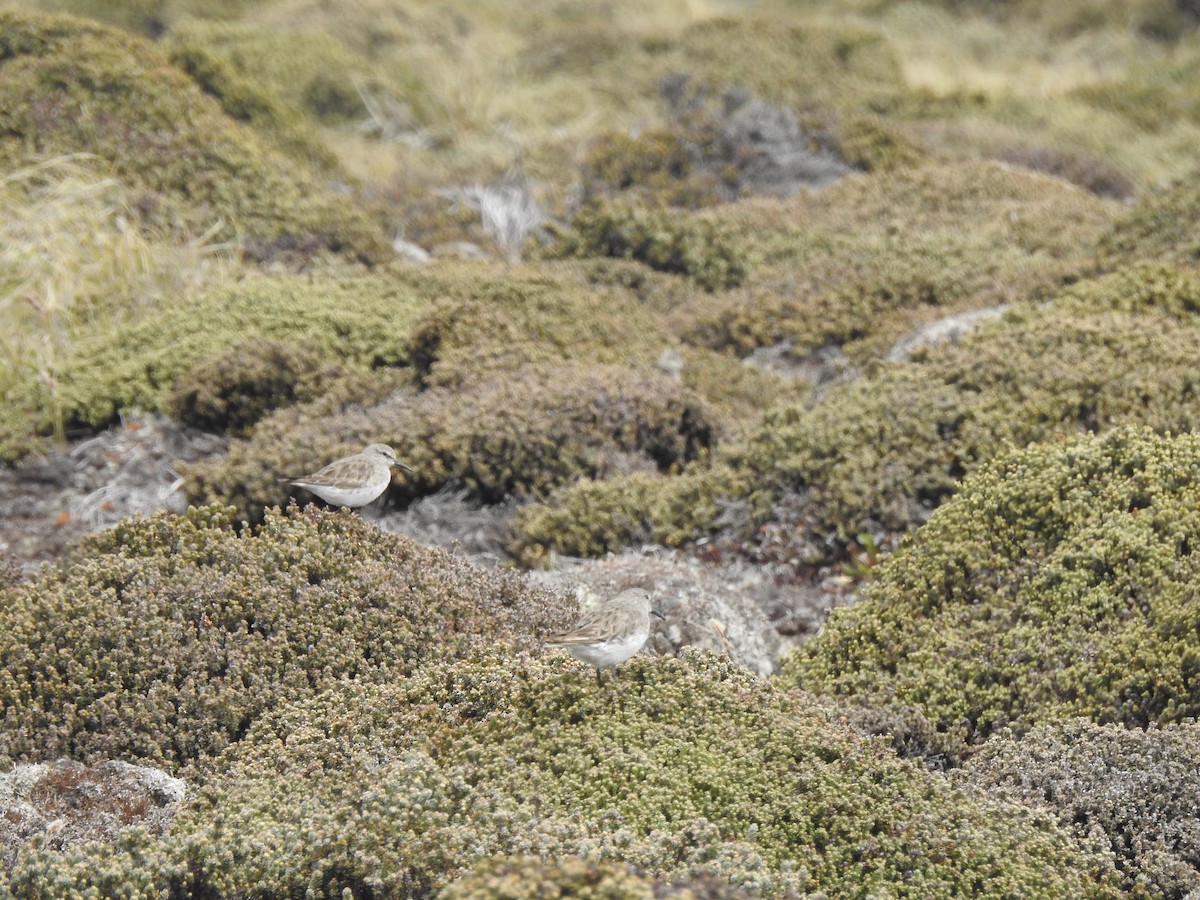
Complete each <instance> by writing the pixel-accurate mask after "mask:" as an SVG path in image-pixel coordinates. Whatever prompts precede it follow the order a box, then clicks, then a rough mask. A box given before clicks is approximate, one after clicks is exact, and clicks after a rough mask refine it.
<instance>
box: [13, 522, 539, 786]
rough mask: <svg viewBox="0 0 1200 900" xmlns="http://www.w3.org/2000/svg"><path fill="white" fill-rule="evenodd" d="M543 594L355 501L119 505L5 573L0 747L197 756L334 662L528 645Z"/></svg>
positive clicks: (92, 755) (88, 755)
mask: <svg viewBox="0 0 1200 900" xmlns="http://www.w3.org/2000/svg"><path fill="white" fill-rule="evenodd" d="M553 609H554V607H553V604H551V603H548V602H547V599H546V598H545V597H541V596H536V595H535V594H534V593H533V592H531V591H530V590H528V589H527V588H525V587H524V586H523V585H522V584H521V583H520V582H519V580H518V579H516V578H515V577H514V576H511V575H505V574H502V573H489V572H484V571H479V570H476V569H474V568H473V567H472V566H470V565H469V564H467V563H465V562H463V561H462V560H459V559H455V558H453V557H451V556H449V555H447V554H445V553H443V552H441V551H438V550H434V549H431V548H427V547H422V546H420V545H418V544H416V543H414V542H412V541H409V540H407V539H405V538H401V537H397V536H393V535H384V534H382V533H380V531H379V530H378V529H377V528H375V527H374V526H372V525H369V524H367V523H365V522H364V521H363V520H362V519H361V518H359V517H357V516H353V515H344V514H336V513H325V512H320V511H317V510H306V511H304V512H301V511H300V510H298V509H295V508H291V509H289V510H287V511H286V512H283V513H280V512H278V511H275V512H273V513H271V514H269V515H268V516H267V519H266V522H265V523H264V525H263V526H262V528H261V529H260V530H259V531H257V532H256V533H254V534H251V533H250V532H248V531H245V532H242V533H241V534H238V533H237V532H235V531H234V529H233V519H232V515H231V511H230V510H223V509H220V508H217V507H203V508H193V509H191V510H190V511H189V512H188V513H187V514H186V515H183V516H181V517H174V516H169V515H157V516H154V517H151V518H148V519H133V520H129V521H126V522H124V523H122V524H121V525H118V526H117V527H116V528H114V529H113V530H111V531H109V532H105V533H104V534H101V535H99V536H98V537H96V538H93V539H89V540H88V541H87V542H86V543H85V544H84V545H83V546H82V547H81V549H80V550H79V551H78V552H77V553H76V554H75V558H74V559H73V561H72V564H71V566H70V567H69V568H66V569H64V570H62V571H56V572H51V573H49V574H46V575H44V576H42V577H41V578H38V579H35V580H33V581H29V582H26V583H23V584H20V585H17V586H15V587H13V588H11V589H10V590H9V591H8V595H7V597H6V602H5V604H4V606H3V609H2V610H0V660H2V661H3V675H2V676H0V705H2V706H3V708H4V710H5V716H4V722H3V724H2V725H0V759H4V760H7V761H9V762H12V761H14V760H36V759H41V758H57V757H58V756H70V757H71V758H72V759H75V760H78V761H83V762H93V761H95V762H99V761H102V760H104V759H111V758H114V757H134V758H140V759H145V760H148V761H150V762H153V763H158V764H163V763H173V764H185V763H189V762H194V761H196V760H198V759H200V758H202V757H206V756H211V755H213V754H216V753H219V752H220V751H221V750H223V749H224V748H225V747H226V746H228V745H229V744H230V743H232V742H235V741H237V740H238V739H239V738H241V737H242V735H244V734H245V732H246V729H247V728H248V727H249V726H250V725H251V723H253V721H254V720H255V719H256V718H257V717H258V716H260V715H261V714H262V713H263V712H265V711H267V710H270V709H274V708H276V707H277V706H278V705H279V704H280V703H283V702H284V701H286V700H288V699H290V698H295V697H299V696H301V695H308V694H311V693H313V692H316V691H320V690H321V689H322V688H324V687H326V686H329V685H332V684H333V683H334V682H336V681H338V680H339V679H343V678H351V679H353V678H357V679H363V680H371V679H380V680H384V681H393V680H396V679H403V678H404V677H406V676H408V675H411V674H412V673H413V672H414V671H415V670H416V669H417V668H418V667H420V666H421V665H423V664H424V663H425V662H426V661H428V660H430V659H432V658H436V657H440V658H445V659H453V658H456V657H458V656H460V655H461V654H462V653H463V652H465V651H466V649H467V648H468V647H470V646H472V645H486V646H489V647H490V646H496V645H497V644H498V643H499V644H506V645H509V646H514V647H522V648H528V647H532V646H533V644H534V634H535V633H537V632H539V631H540V630H542V629H543V628H544V625H543V623H544V622H546V621H547V620H546V617H547V616H553V615H554V612H553Z"/></svg>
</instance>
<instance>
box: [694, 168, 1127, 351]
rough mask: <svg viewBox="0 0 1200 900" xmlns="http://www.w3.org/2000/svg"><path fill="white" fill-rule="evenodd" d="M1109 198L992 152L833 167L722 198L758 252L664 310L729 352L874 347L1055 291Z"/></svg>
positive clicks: (1088, 241)
mask: <svg viewBox="0 0 1200 900" xmlns="http://www.w3.org/2000/svg"><path fill="white" fill-rule="evenodd" d="M1116 210H1117V208H1116V205H1115V204H1113V203H1112V202H1111V201H1105V200H1101V199H1100V198H1098V197H1094V196H1090V195H1088V194H1085V193H1082V192H1081V191H1079V190H1076V189H1075V188H1073V187H1071V186H1070V185H1066V184H1058V183H1055V182H1048V181H1047V179H1045V178H1043V177H1040V176H1035V175H1032V174H1029V173H1025V172H1014V171H1011V170H1008V169H1006V168H1004V167H1002V166H999V165H996V164H995V163H970V164H961V165H956V166H944V165H943V166H932V165H931V166H923V167H920V168H916V169H911V170H902V171H890V172H879V173H875V174H872V175H869V176H856V177H851V178H845V179H842V180H841V181H840V182H838V183H837V184H834V185H831V186H830V187H828V188H825V189H824V190H822V191H820V192H818V193H815V194H812V195H801V196H797V197H795V198H791V199H788V200H782V201H776V202H766V201H763V202H761V203H758V204H754V205H744V206H738V207H733V208H730V209H728V210H727V211H726V210H723V215H722V218H723V220H724V221H725V222H726V223H727V226H728V227H730V228H734V229H736V230H737V231H738V232H739V233H741V234H743V235H752V236H753V238H752V242H753V245H754V246H755V247H756V248H757V251H758V253H759V255H760V256H761V257H762V259H763V262H762V264H761V265H759V266H757V267H756V269H755V271H754V273H753V278H752V279H751V280H750V281H749V283H747V284H746V285H745V286H743V287H742V288H740V289H738V290H735V291H728V292H724V293H716V294H712V295H706V296H697V297H694V298H692V299H691V301H690V302H689V303H687V304H686V305H685V306H683V307H681V308H680V309H678V310H677V311H676V312H675V313H674V315H673V317H672V321H673V322H674V323H675V324H676V327H677V328H678V329H679V330H680V333H681V334H682V335H683V337H684V339H685V340H687V341H688V342H691V343H695V344H700V345H702V346H706V347H711V348H714V349H721V350H732V351H734V352H736V353H738V354H741V355H744V354H747V353H749V352H751V351H753V350H754V349H756V348H758V347H764V346H772V345H775V344H778V343H780V342H785V341H786V342H788V343H790V344H791V345H792V348H793V352H795V353H797V354H803V353H804V352H807V351H811V350H817V349H820V348H823V347H826V346H828V345H835V346H839V347H843V348H844V349H845V350H846V352H847V353H848V354H850V355H851V356H852V357H853V358H855V359H857V360H866V359H869V358H872V357H879V356H883V355H884V354H886V353H887V351H888V350H889V349H890V348H891V347H892V345H893V344H894V343H895V342H896V341H897V340H899V339H900V338H902V337H903V336H905V335H906V334H908V333H909V332H911V331H912V329H913V328H914V327H916V326H918V325H920V324H921V323H923V322H928V321H930V320H931V319H934V318H936V317H940V316H944V315H947V314H950V313H955V312H960V311H965V310H972V309H980V308H984V307H991V306H997V305H999V304H1003V303H1011V302H1013V301H1014V300H1041V299H1045V298H1047V297H1050V296H1053V295H1054V294H1056V293H1057V292H1059V291H1060V290H1061V287H1062V285H1063V284H1064V283H1068V282H1070V281H1074V280H1077V279H1079V278H1080V277H1082V276H1083V275H1085V274H1087V273H1088V272H1089V271H1090V270H1091V269H1092V267H1093V266H1094V258H1093V257H1094V248H1095V243H1096V241H1097V240H1098V239H1099V238H1100V237H1101V236H1102V235H1103V233H1104V231H1105V230H1106V229H1107V228H1108V227H1109V224H1110V223H1111V221H1112V217H1113V215H1114V214H1115V213H1116ZM965 222H969V223H970V226H969V227H964V223H965ZM780 223H787V224H784V225H781V224H780Z"/></svg>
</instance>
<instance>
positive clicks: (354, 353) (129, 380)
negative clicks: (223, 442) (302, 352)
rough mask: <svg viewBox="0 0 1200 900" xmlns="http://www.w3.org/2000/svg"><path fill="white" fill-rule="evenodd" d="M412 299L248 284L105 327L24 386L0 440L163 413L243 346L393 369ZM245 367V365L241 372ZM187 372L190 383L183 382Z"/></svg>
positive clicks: (324, 287) (372, 283) (350, 288)
mask: <svg viewBox="0 0 1200 900" xmlns="http://www.w3.org/2000/svg"><path fill="white" fill-rule="evenodd" d="M421 303H422V300H421V298H420V297H419V296H417V295H416V294H415V293H414V292H413V291H412V290H411V289H410V288H408V287H406V286H405V285H403V284H401V283H398V282H397V281H396V279H394V278H392V279H387V278H382V277H375V276H361V275H360V276H356V277H345V276H343V277H333V276H325V277H319V278H314V279H306V280H303V281H302V280H299V279H294V278H286V277H281V278H252V279H248V280H246V281H243V282H240V283H238V284H235V285H231V286H229V287H226V288H222V289H218V290H214V291H210V292H208V293H205V294H202V295H201V296H199V297H196V298H188V299H187V302H186V303H182V302H180V303H172V304H169V305H166V304H164V305H163V306H161V307H160V308H159V309H156V310H154V311H152V312H149V313H147V314H146V315H144V316H142V317H140V318H139V319H137V320H136V321H116V322H108V323H105V324H104V325H103V326H97V327H96V328H94V329H93V330H92V333H90V334H87V335H83V336H80V337H78V338H77V339H75V340H74V341H73V342H72V343H71V345H70V346H69V348H67V349H66V350H64V351H63V354H62V356H61V358H59V359H58V360H57V361H56V365H55V369H54V372H53V374H54V379H53V381H52V382H47V381H45V380H42V381H39V382H32V383H31V382H26V383H24V384H22V385H19V386H18V387H17V389H14V390H13V391H12V392H11V393H10V394H9V396H8V397H7V398H6V400H7V402H6V403H4V404H2V405H0V423H2V426H0V427H3V429H4V433H3V437H5V438H9V439H10V440H14V439H19V438H21V437H22V436H24V435H26V434H28V433H31V432H32V433H48V432H49V430H50V428H51V427H52V424H53V423H52V420H51V418H50V415H49V413H50V412H51V411H52V410H57V411H58V412H59V415H60V416H61V419H62V421H63V422H64V424H65V426H66V427H67V428H100V427H103V426H105V425H108V424H110V423H112V422H113V421H115V420H116V419H117V417H118V415H119V414H120V413H121V411H122V410H128V409H135V408H136V409H143V410H151V411H161V412H165V411H166V410H167V409H168V408H169V406H170V398H171V396H172V393H173V392H174V391H175V390H176V389H177V387H178V385H179V384H180V380H181V379H185V378H195V377H196V376H195V371H194V370H195V367H196V366H198V365H202V364H203V362H204V360H206V359H210V358H212V357H214V356H224V358H225V359H226V360H228V359H229V357H228V356H227V355H226V354H228V353H230V352H232V351H231V350H230V348H233V347H235V346H238V345H241V346H243V347H244V348H246V349H247V350H248V351H251V352H253V347H252V346H251V345H246V344H245V341H246V340H248V339H266V340H277V341H283V342H285V343H288V344H292V345H295V346H303V347H305V348H306V350H308V351H309V352H310V353H312V354H313V355H314V357H315V359H316V360H319V361H320V364H321V365H328V364H342V365H345V366H347V367H349V368H351V369H355V370H358V371H367V370H370V369H379V368H387V367H397V366H403V365H404V364H405V363H406V362H407V359H408V356H407V353H408V351H407V336H408V331H407V329H408V327H409V326H410V325H411V323H412V322H413V321H415V317H416V314H417V311H418V309H419V308H420V305H421ZM251 365H253V363H251ZM189 373H190V374H189Z"/></svg>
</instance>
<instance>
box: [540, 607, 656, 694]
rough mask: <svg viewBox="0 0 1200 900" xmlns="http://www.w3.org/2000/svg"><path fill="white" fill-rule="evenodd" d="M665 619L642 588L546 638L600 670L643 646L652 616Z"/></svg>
mask: <svg viewBox="0 0 1200 900" xmlns="http://www.w3.org/2000/svg"><path fill="white" fill-rule="evenodd" d="M651 615H655V616H658V618H660V619H661V618H663V617H662V615H660V614H659V613H657V612H654V611H653V610H652V609H651V608H650V595H649V594H647V593H646V592H645V591H643V590H641V589H640V588H632V589H630V590H628V591H622V592H621V593H620V594H617V596H615V597H613V598H612V599H611V600H605V601H602V602H600V603H598V604H597V605H596V606H595V607H594V608H593V609H590V610H588V611H587V612H585V613H584V614H583V615H582V616H580V618H579V621H578V622H577V623H576V624H575V627H574V628H572V629H571V630H570V631H564V632H563V633H561V634H554V635H551V636H550V637H548V638H546V644H547V645H549V646H551V647H562V648H563V649H564V650H566V651H567V652H568V653H570V654H571V655H572V656H573V657H575V658H576V659H578V660H581V661H582V662H585V663H588V664H589V665H592V666H595V667H596V682H597V684H603V680H602V679H601V677H600V670H601V669H603V668H606V667H608V666H618V665H620V664H621V663H623V662H625V660H627V659H629V657H631V656H633V655H634V654H635V653H637V652H638V651H639V650H641V649H642V645H643V644H645V643H646V639H647V638H649V637H650V616H651Z"/></svg>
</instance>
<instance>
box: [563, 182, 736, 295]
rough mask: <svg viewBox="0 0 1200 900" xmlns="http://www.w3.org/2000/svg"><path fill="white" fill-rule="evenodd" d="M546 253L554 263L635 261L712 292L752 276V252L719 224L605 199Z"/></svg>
mask: <svg viewBox="0 0 1200 900" xmlns="http://www.w3.org/2000/svg"><path fill="white" fill-rule="evenodd" d="M543 252H544V253H545V255H547V256H548V257H550V258H552V259H555V258H571V257H583V258H586V257H595V256H601V257H604V256H610V257H615V258H617V259H634V260H637V261H638V262H641V263H645V264H646V265H648V266H649V267H650V268H652V269H657V270H658V271H660V272H671V273H673V274H677V275H686V276H687V277H688V278H691V279H692V280H693V281H695V282H696V283H697V284H698V285H700V286H701V287H703V288H705V289H706V290H709V291H714V290H717V289H719V288H728V287H733V286H735V285H738V284H741V283H742V281H744V280H745V278H746V276H747V274H748V272H749V265H748V263H747V259H746V255H747V254H746V249H745V248H744V247H742V246H740V245H739V244H738V242H737V241H736V240H735V239H734V238H733V236H732V234H731V233H729V232H727V231H726V230H723V229H722V228H721V227H720V226H719V225H717V224H715V223H714V222H713V221H711V220H708V219H701V218H694V217H693V218H691V219H685V218H682V217H681V216H680V214H679V213H678V212H668V211H665V210H656V209H649V208H645V207H639V206H636V205H633V204H630V203H625V202H622V201H616V200H606V199H602V198H598V199H596V200H593V201H592V202H591V203H588V204H586V205H585V206H583V207H582V208H581V209H580V210H579V211H578V212H576V213H575V215H574V216H573V217H572V219H571V225H570V228H568V229H566V230H564V231H562V232H561V233H560V234H559V235H558V238H557V240H556V241H555V242H554V244H552V245H551V246H550V247H549V248H548V249H546V250H545V251H543Z"/></svg>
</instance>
